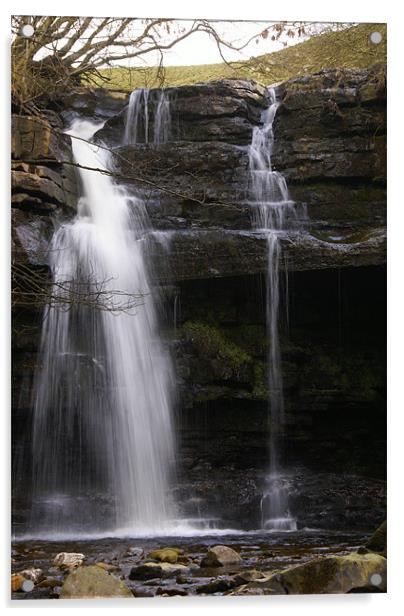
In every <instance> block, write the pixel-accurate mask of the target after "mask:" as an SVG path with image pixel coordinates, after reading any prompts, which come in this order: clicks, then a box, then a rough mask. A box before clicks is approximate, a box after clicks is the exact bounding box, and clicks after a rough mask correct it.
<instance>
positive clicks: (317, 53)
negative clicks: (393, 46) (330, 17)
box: [96, 24, 387, 91]
mask: <svg viewBox="0 0 404 616" xmlns="http://www.w3.org/2000/svg"><path fill="white" fill-rule="evenodd" d="M375 30H377V31H379V32H381V34H382V36H383V39H382V42H381V43H380V44H379V45H374V44H373V43H371V42H370V41H369V34H370V33H371V32H373V31H375ZM386 40H387V26H386V25H385V24H360V25H358V26H353V27H351V28H347V29H344V30H338V31H335V32H327V33H325V34H321V35H319V36H313V37H312V38H310V39H309V40H307V41H304V42H302V43H299V44H297V45H293V46H291V47H287V48H285V49H282V50H281V51H276V52H274V53H271V54H267V55H264V56H259V57H257V58H252V59H251V60H248V61H245V62H233V63H222V64H202V65H198V66H169V67H166V68H165V75H164V85H165V86H179V85H186V84H193V83H198V82H204V81H210V80H215V79H223V78H241V77H243V78H248V79H255V80H256V81H259V82H262V83H263V84H272V83H277V82H279V81H284V80H286V79H290V78H293V77H296V76H298V75H302V74H305V73H313V72H316V71H319V70H321V69H323V68H330V67H339V68H366V67H370V66H373V65H374V64H377V63H379V62H380V63H385V62H386V49H387V42H386ZM100 73H101V74H102V76H103V78H108V80H109V81H108V82H105V83H104V84H103V85H104V86H105V87H107V88H110V89H118V90H128V91H131V90H134V89H135V88H139V87H156V86H159V85H161V81H160V79H161V75H159V74H158V69H157V68H153V67H151V68H142V69H137V68H131V69H129V68H128V67H112V68H106V69H101V71H100ZM96 81H97V80H96ZM98 84H99V85H102V82H101V80H99V81H98Z"/></svg>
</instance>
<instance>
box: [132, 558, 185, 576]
mask: <svg viewBox="0 0 404 616" xmlns="http://www.w3.org/2000/svg"><path fill="white" fill-rule="evenodd" d="M188 572H189V567H186V566H185V565H180V564H171V563H167V562H161V563H154V562H146V563H142V564H141V565H138V566H137V567H132V569H131V571H130V573H129V579H130V580H152V579H153V578H169V577H175V576H177V575H180V574H184V573H188Z"/></svg>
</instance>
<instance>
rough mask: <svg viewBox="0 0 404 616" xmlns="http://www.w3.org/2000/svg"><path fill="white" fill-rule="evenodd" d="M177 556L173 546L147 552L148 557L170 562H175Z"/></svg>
mask: <svg viewBox="0 0 404 616" xmlns="http://www.w3.org/2000/svg"><path fill="white" fill-rule="evenodd" d="M178 556H179V554H178V550H175V549H173V548H162V549H161V550H153V552H150V554H149V558H153V559H154V560H159V561H161V562H164V563H171V564H174V563H176V562H177V560H178Z"/></svg>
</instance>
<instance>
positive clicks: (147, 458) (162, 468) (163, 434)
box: [31, 98, 177, 534]
mask: <svg viewBox="0 0 404 616" xmlns="http://www.w3.org/2000/svg"><path fill="white" fill-rule="evenodd" d="M145 100H147V98H145ZM97 128H99V126H96V125H94V124H91V123H89V122H86V121H81V120H80V121H79V120H77V121H75V122H74V124H73V125H72V127H71V130H70V134H71V135H72V147H73V153H74V158H75V161H76V163H78V164H79V165H81V166H82V168H80V169H79V175H80V182H81V188H82V197H81V198H80V200H79V203H78V213H77V216H76V218H75V219H74V220H73V221H72V222H71V223H68V224H65V225H63V226H61V227H60V228H59V229H58V230H57V231H56V233H55V235H54V237H53V240H52V245H51V250H50V261H51V262H50V265H51V270H52V275H53V291H52V296H53V298H56V300H57V301H56V302H55V301H53V302H52V303H51V304H50V305H49V306H48V307H47V309H46V311H45V318H44V324H43V332H42V346H41V364H42V366H41V369H40V372H39V374H38V377H37V383H36V396H35V409H34V429H33V474H34V476H33V515H32V520H33V521H34V523H33V525H32V529H31V530H32V531H34V532H36V533H42V534H45V533H46V534H66V533H74V532H80V533H91V532H93V533H94V532H95V533H97V532H109V531H114V532H129V533H133V534H139V533H164V532H166V531H167V530H168V528H169V526H170V521H172V520H173V519H174V518H175V517H176V515H177V512H176V508H175V506H174V504H173V503H172V502H171V499H170V496H169V488H170V475H171V471H172V469H173V463H174V452H175V447H174V437H173V427H172V418H171V405H172V400H171V398H172V396H171V392H172V382H173V379H172V368H171V361H170V358H169V356H168V355H167V353H166V351H165V348H164V347H163V345H162V343H161V341H160V339H159V331H158V317H157V306H156V301H155V298H154V291H153V290H152V288H151V284H150V280H149V274H148V268H147V263H146V261H147V247H148V239H147V231H148V229H147V215H146V212H145V208H144V204H143V202H142V201H141V200H139V199H137V198H134V197H132V196H129V195H128V193H127V192H126V191H125V190H124V189H122V188H118V187H117V186H116V185H115V184H114V183H113V181H112V179H111V178H110V177H108V176H107V175H105V174H102V173H99V172H95V171H91V170H88V169H84V168H83V167H90V168H96V169H100V168H101V169H109V168H111V165H110V161H109V154H107V153H106V151H105V150H103V149H100V148H98V147H97V146H95V145H93V144H91V143H89V140H90V139H91V138H92V135H93V134H94V132H95V130H96V129H97ZM146 134H147V130H146ZM94 303H97V308H98V309H97V308H96V307H95V306H94ZM134 303H135V304H136V307H135V308H134Z"/></svg>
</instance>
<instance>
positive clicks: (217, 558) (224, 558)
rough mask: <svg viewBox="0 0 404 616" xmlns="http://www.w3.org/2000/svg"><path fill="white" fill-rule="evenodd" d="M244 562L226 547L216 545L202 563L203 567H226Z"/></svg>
mask: <svg viewBox="0 0 404 616" xmlns="http://www.w3.org/2000/svg"><path fill="white" fill-rule="evenodd" d="M241 562H242V558H241V556H240V555H239V554H238V553H237V552H236V551H235V550H233V549H232V548H229V547H228V546H226V545H215V546H214V547H212V548H209V550H208V553H207V554H206V556H205V557H204V558H203V559H202V561H201V567H226V566H228V565H236V564H238V563H241Z"/></svg>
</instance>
